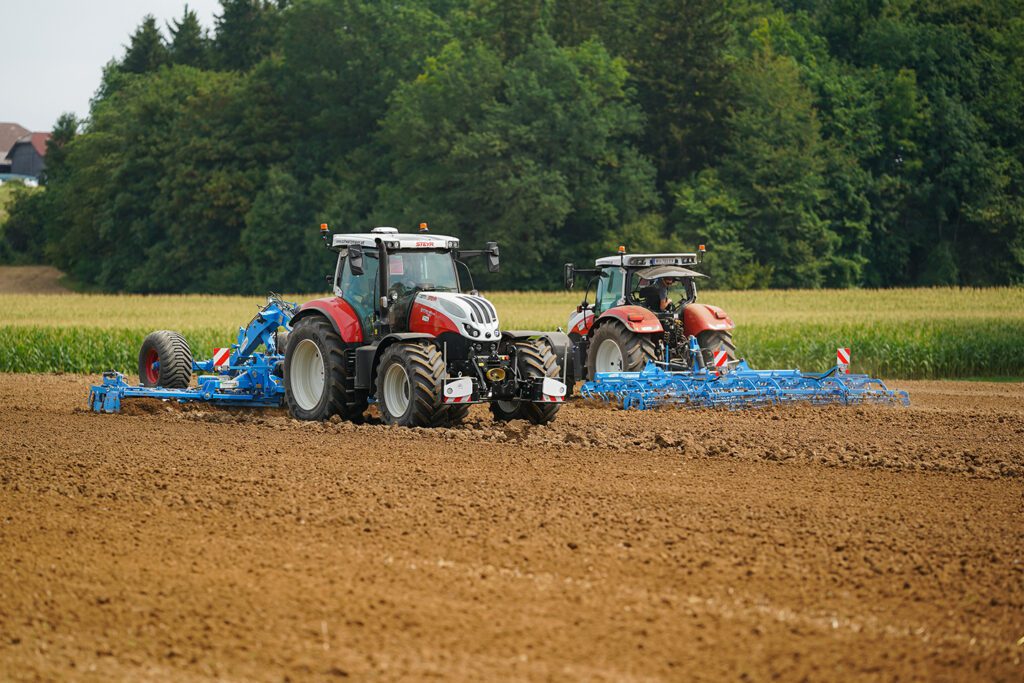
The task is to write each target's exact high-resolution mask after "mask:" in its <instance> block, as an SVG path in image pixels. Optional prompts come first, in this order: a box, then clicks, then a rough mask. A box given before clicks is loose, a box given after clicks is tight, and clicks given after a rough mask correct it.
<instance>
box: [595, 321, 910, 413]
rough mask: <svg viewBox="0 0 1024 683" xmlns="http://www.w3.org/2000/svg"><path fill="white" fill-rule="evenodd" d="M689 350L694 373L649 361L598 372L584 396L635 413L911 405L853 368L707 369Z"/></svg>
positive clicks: (736, 366) (726, 366)
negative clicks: (675, 408) (633, 368)
mask: <svg viewBox="0 0 1024 683" xmlns="http://www.w3.org/2000/svg"><path fill="white" fill-rule="evenodd" d="M839 351H840V355H839V358H840V360H844V359H845V360H846V362H847V363H848V362H849V349H840V350H839ZM691 352H692V353H693V355H694V365H693V367H695V368H697V369H696V370H685V371H669V370H664V369H662V368H661V367H658V364H657V363H655V362H653V361H649V362H648V363H647V365H646V366H645V367H644V369H643V370H641V371H639V372H599V373H597V374H596V376H595V377H594V379H593V380H591V381H589V382H586V383H585V384H584V385H583V387H582V388H581V389H580V395H581V396H583V397H584V398H596V399H600V400H603V401H607V402H610V403H617V404H620V405H621V406H622V407H623V408H625V409H635V410H647V409H648V408H653V407H657V406H665V405H680V406H684V407H689V408H714V407H719V406H723V407H726V408H730V409H736V408H750V407H758V406H768V405H779V404H784V403H795V402H806V403H811V404H817V405H822V404H830V403H837V404H842V405H854V404H861V403H881V404H893V405H904V406H909V405H910V397H909V396H908V395H907V392H905V391H893V390H891V389H889V388H888V387H886V386H885V384H884V383H883V382H882V381H881V380H879V379H875V378H873V377H870V376H869V375H863V374H850V373H848V371H847V370H848V367H849V366H848V365H847V364H843V363H840V364H837V365H836V366H835V367H833V368H832V369H831V370H829V371H828V372H824V373H820V374H818V373H807V372H801V371H799V370H753V369H751V368H750V366H748V365H747V363H746V362H745V361H735V362H733V363H728V364H722V365H721V366H719V367H718V368H714V369H708V368H707V367H704V366H703V365H702V364H701V362H700V350H699V348H698V346H697V342H696V340H695V339H693V338H691ZM843 352H845V355H844V353H843Z"/></svg>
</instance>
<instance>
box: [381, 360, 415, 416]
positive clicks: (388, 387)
mask: <svg viewBox="0 0 1024 683" xmlns="http://www.w3.org/2000/svg"><path fill="white" fill-rule="evenodd" d="M381 393H383V394H384V395H383V396H382V397H381V398H382V399H383V400H384V406H385V407H386V408H387V410H388V413H390V414H391V415H392V416H393V417H400V416H402V415H405V411H406V410H408V409H409V402H410V400H411V391H410V386H409V373H407V372H406V371H405V368H403V367H402V366H401V365H400V364H398V363H392V364H391V365H390V366H388V369H387V371H386V372H385V373H384V391H383V392H381Z"/></svg>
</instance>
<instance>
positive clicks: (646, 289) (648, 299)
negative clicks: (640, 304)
mask: <svg viewBox="0 0 1024 683" xmlns="http://www.w3.org/2000/svg"><path fill="white" fill-rule="evenodd" d="M675 283H676V279H675V278H674V277H659V278H655V279H654V280H641V281H640V295H641V296H642V297H643V299H644V307H645V308H649V309H651V310H652V311H664V310H667V309H668V307H669V304H670V303H672V302H671V301H670V300H669V298H668V288H669V287H671V286H672V285H674V284H675Z"/></svg>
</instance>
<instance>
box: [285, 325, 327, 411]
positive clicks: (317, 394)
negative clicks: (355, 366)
mask: <svg viewBox="0 0 1024 683" xmlns="http://www.w3.org/2000/svg"><path fill="white" fill-rule="evenodd" d="M288 374H289V380H290V383H291V389H292V397H293V398H294V399H295V402H296V403H297V404H298V406H299V407H300V408H302V409H303V410H313V409H314V408H316V407H317V405H318V404H319V403H320V399H321V398H322V397H323V395H324V387H325V386H326V384H327V381H326V372H325V370H324V357H323V356H322V355H321V354H320V347H319V346H317V344H316V342H314V341H313V340H312V339H303V340H302V341H300V342H299V343H298V345H297V346H296V347H295V351H294V352H293V355H292V362H291V365H290V367H289V369H288Z"/></svg>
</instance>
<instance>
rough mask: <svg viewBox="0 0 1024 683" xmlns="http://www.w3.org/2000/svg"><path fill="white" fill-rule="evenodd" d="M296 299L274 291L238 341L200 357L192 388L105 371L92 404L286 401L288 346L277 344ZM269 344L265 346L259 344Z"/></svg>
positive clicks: (101, 409) (102, 408) (111, 408)
mask: <svg viewBox="0 0 1024 683" xmlns="http://www.w3.org/2000/svg"><path fill="white" fill-rule="evenodd" d="M296 309H297V306H296V304H293V303H289V302H287V301H282V300H281V299H280V298H279V297H277V296H276V295H274V294H271V295H270V297H268V299H267V304H266V305H265V306H263V307H262V308H261V309H260V310H259V312H258V313H257V314H256V316H255V317H254V318H253V319H252V320H250V321H249V324H248V325H246V326H245V327H241V328H239V330H238V341H237V342H236V343H235V344H232V345H231V348H230V354H229V353H228V351H229V350H228V349H223V350H222V351H223V353H222V354H218V355H217V359H212V358H211V359H208V360H201V361H195V362H193V363H192V370H193V372H207V373H214V374H206V375H200V376H199V377H197V378H196V386H195V387H189V388H187V389H168V388H165V387H147V386H133V385H131V384H129V383H128V382H126V381H125V379H124V376H123V375H122V374H121V373H119V372H105V373H103V383H102V384H96V385H93V386H92V388H91V389H90V390H89V406H90V407H91V408H92V409H93V410H95V411H96V412H98V413H116V412H119V411H120V410H121V402H122V401H124V400H126V399H133V398H158V399H164V400H173V401H178V402H181V403H185V402H189V401H206V402H208V403H214V404H218V405H225V406H238V407H260V408H268V407H274V408H276V407H278V406H280V405H282V403H283V401H284V382H283V381H282V380H281V376H280V375H281V372H280V369H279V367H278V366H279V365H280V364H281V363H283V362H284V349H278V348H277V336H276V334H275V333H276V332H277V329H278V328H279V327H283V328H285V329H286V330H288V329H290V326H291V319H292V316H294V315H295V312H296ZM261 346H262V347H263V351H262V352H257V349H259V348H260V347H261Z"/></svg>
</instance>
